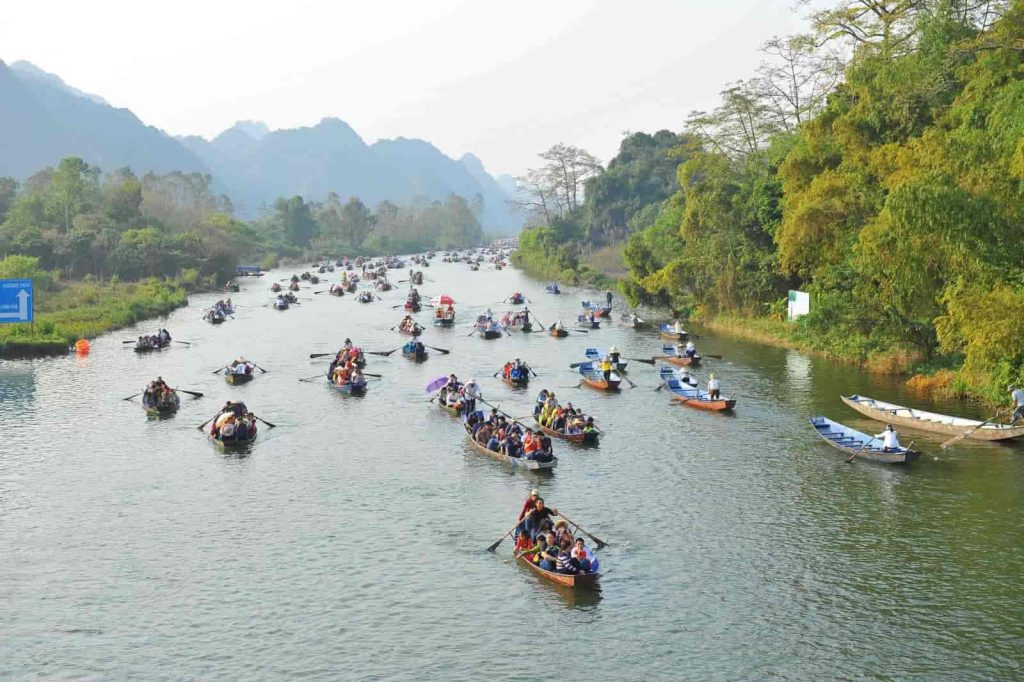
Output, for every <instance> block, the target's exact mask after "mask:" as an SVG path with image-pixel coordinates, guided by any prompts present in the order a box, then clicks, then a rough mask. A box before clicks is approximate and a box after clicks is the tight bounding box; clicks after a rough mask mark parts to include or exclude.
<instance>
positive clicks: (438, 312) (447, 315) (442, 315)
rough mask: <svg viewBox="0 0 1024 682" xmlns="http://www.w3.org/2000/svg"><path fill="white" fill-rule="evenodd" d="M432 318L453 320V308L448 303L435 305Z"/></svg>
mask: <svg viewBox="0 0 1024 682" xmlns="http://www.w3.org/2000/svg"><path fill="white" fill-rule="evenodd" d="M434 319H435V320H454V319H455V308H454V307H453V306H452V304H450V303H449V304H448V305H446V306H441V305H439V306H437V307H436V308H435V309H434Z"/></svg>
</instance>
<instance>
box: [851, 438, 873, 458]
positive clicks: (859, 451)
mask: <svg viewBox="0 0 1024 682" xmlns="http://www.w3.org/2000/svg"><path fill="white" fill-rule="evenodd" d="M870 442H871V438H870V437H868V439H867V440H865V441H864V444H863V445H861V446H860V449H858V450H857V452H855V453H853V454H852V455H850V459H848V460H846V463H847V464H849V463H850V462H852V461H853V460H855V459H857V455H859V454H860V453H862V452H864V448H866V447H867V446H868V443H870Z"/></svg>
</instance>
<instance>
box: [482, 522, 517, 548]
mask: <svg viewBox="0 0 1024 682" xmlns="http://www.w3.org/2000/svg"><path fill="white" fill-rule="evenodd" d="M518 527H519V522H518V521H516V525H514V526H512V527H511V528H509V529H508V530H507V531H505V534H504V535H502V536H501V537H500V538H498V541H497V542H495V543H494V544H493V545H491V546H490V547H488V548H487V551H488V552H493V551H494V550H496V549H498V545H500V544H501V543H502V542H504V541H505V538H507V537H508V536H509V535H512V531H514V530H515V529H516V528H518Z"/></svg>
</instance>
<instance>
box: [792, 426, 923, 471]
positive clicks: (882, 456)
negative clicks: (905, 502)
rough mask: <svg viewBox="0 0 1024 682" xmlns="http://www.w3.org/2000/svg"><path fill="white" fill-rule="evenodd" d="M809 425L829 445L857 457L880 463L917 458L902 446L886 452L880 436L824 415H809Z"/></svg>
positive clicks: (900, 461)
mask: <svg viewBox="0 0 1024 682" xmlns="http://www.w3.org/2000/svg"><path fill="white" fill-rule="evenodd" d="M811 426H813V427H814V428H815V429H816V430H817V432H818V435H819V436H821V437H822V438H824V439H825V441H827V442H828V444H829V445H831V446H833V447H836V448H838V449H840V450H842V451H843V452H845V453H847V454H850V455H853V454H856V455H857V458H858V459H867V460H871V461H872V462H881V463H882V464H910V463H911V462H913V461H914V460H916V459H917V457H918V454H919V453H917V452H916V451H914V450H909V449H907V448H903V447H901V448H899V449H898V450H893V451H891V452H886V451H885V450H884V448H883V447H882V443H883V441H882V439H881V438H875V437H874V436H869V435H867V434H866V433H861V432H860V431H857V430H856V429H851V428H850V427H849V426H843V425H842V424H840V423H839V422H834V421H832V420H831V419H828V418H826V417H811Z"/></svg>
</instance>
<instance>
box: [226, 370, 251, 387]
mask: <svg viewBox="0 0 1024 682" xmlns="http://www.w3.org/2000/svg"><path fill="white" fill-rule="evenodd" d="M252 377H253V375H252V374H231V373H230V372H229V373H228V374H225V375H224V381H226V382H228V383H229V384H231V385H232V386H238V385H239V384H247V383H249V382H250V381H252Z"/></svg>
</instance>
